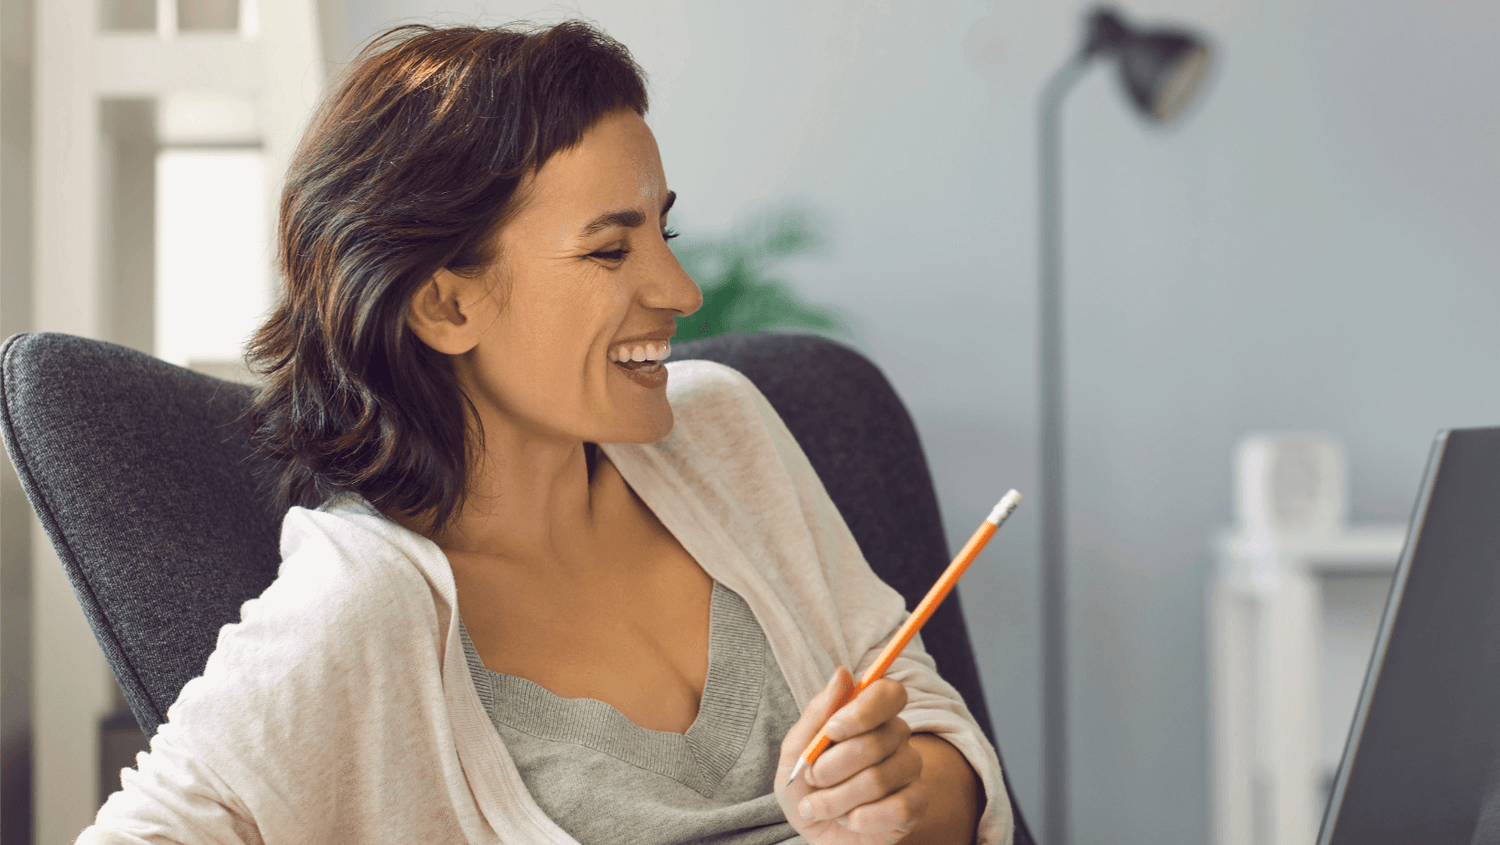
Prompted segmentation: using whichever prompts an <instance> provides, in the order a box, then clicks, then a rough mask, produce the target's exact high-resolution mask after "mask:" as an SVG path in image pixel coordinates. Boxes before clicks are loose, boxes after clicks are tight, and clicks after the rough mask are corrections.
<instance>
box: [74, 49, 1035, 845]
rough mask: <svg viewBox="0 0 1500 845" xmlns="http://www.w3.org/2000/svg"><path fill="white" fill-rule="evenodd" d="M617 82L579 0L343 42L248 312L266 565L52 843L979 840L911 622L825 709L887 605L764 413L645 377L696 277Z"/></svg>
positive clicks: (993, 830) (935, 687)
mask: <svg viewBox="0 0 1500 845" xmlns="http://www.w3.org/2000/svg"><path fill="white" fill-rule="evenodd" d="M645 110H646V94H645V88H644V84H643V80H642V77H641V74H640V71H639V69H638V68H637V67H636V66H635V64H634V63H633V61H632V60H631V59H630V57H629V54H628V53H627V52H626V51H625V50H624V48H623V47H621V46H620V45H618V44H616V43H614V42H613V41H610V40H609V39H608V38H606V37H604V36H603V35H601V34H599V33H597V32H595V31H593V30H591V29H589V28H588V27H587V26H585V25H582V24H578V23H566V24H562V25H559V26H556V27H552V28H550V29H545V30H539V31H536V32H533V33H520V32H514V31H505V30H486V29H476V28H461V29H446V30H435V29H430V28H426V27H408V28H403V29H401V30H397V31H395V32H393V33H390V34H388V35H387V36H385V37H383V38H382V39H380V40H378V41H377V42H376V43H375V44H374V45H372V46H371V47H370V48H369V49H367V50H366V51H365V53H363V54H362V55H361V57H360V59H359V60H358V61H357V62H356V64H355V66H354V67H353V68H352V70H351V71H350V72H349V73H348V75H347V76H346V78H345V79H344V80H343V82H342V83H341V85H340V86H339V88H338V90H337V91H336V92H335V93H334V94H333V95H332V96H331V97H330V98H329V99H328V101H327V102H326V103H325V104H324V106H323V108H322V110H321V111H320V113H319V115H318V116H317V118H316V119H315V120H314V122H313V124H312V127H311V128H310V129H309V131H308V134H307V137H306V138H305V139H304V141H303V144H302V146H301V148H300V149H299V151H298V154H297V157H296V159H295V160H294V162H293V165H292V167H291V170H290V173H289V176H288V181H287V187H286V191H285V194H284V196H283V199H282V209H281V212H282V213H281V224H280V254H281V270H282V275H283V277H284V281H285V294H284V297H283V300H282V302H281V304H280V306H279V308H278V310H277V311H276V313H275V314H274V315H273V316H272V317H271V319H270V320H269V321H268V322H267V324H266V325H265V326H264V327H263V328H262V329H261V331H260V332H259V333H258V335H257V336H256V338H255V340H254V343H253V350H252V351H253V354H254V355H255V356H256V357H257V359H258V360H259V361H260V362H261V365H262V367H263V368H264V369H265V371H266V372H267V374H268V375H269V379H270V381H269V386H268V387H267V388H266V389H265V390H264V391H263V392H262V395H261V396H260V397H259V398H258V400H257V403H256V406H255V408H254V411H253V414H252V418H253V424H254V427H255V440H256V443H257V444H258V446H259V448H261V450H262V451H263V452H264V453H265V454H267V455H268V456H270V457H271V458H273V459H274V460H275V461H276V462H277V464H278V465H279V467H280V474H279V476H278V485H279V489H280V491H281V493H282V495H283V496H284V498H285V499H286V500H287V502H288V503H289V504H291V505H295V506H296V507H293V508H292V510H291V511H290V512H289V513H288V515H287V518H286V521H285V524H284V527H283V538H282V553H283V563H282V567H281V570H280V573H279V575H278V578H277V580H276V582H275V583H274V584H273V585H272V586H271V587H270V588H268V589H267V591H266V592H265V593H264V594H263V595H262V596H261V597H260V598H258V599H256V600H254V601H251V602H248V603H246V605H245V607H244V609H243V611H242V620H241V622H240V623H239V624H237V625H230V626H226V627H225V629H224V630H223V631H222V632H221V634H220V638H219V643H218V647H217V649H216V651H215V652H214V655H213V656H212V657H211V658H210V660H209V662H208V665H207V667H206V669H205V672H204V675H203V676H202V677H200V678H197V679H194V680H193V681H192V682H190V683H189V684H188V685H187V686H186V687H185V688H184V689H183V692H182V695H181V697H180V698H179V699H178V701H177V703H176V704H175V705H174V706H173V708H172V710H171V711H170V712H169V713H168V722H167V723H166V724H164V725H163V726H162V728H161V729H160V731H159V732H158V734H157V736H156V737H155V738H154V739H153V741H152V747H151V752H150V754H149V755H145V756H143V757H142V758H141V760H140V766H139V769H140V771H139V773H136V772H133V771H131V770H126V772H125V773H124V775H123V783H124V786H125V788H124V790H122V791H121V792H119V793H116V794H115V795H114V796H113V797H112V798H111V799H110V801H109V802H108V803H107V804H106V805H105V807H104V808H103V810H101V811H100V815H99V819H98V821H97V823H96V825H95V826H94V827H93V828H90V830H89V831H87V832H86V833H85V836H84V837H83V841H88V842H96V841H97V842H136V841H141V840H143V839H144V840H151V841H157V840H167V841H183V842H198V841H214V842H225V841H244V842H262V841H264V842H283V841H297V842H302V841H306V842H329V841H339V842H344V841H348V842H366V841H381V842H386V841H389V842H459V841H466V842H507V843H509V842H538V843H540V842H573V841H579V842H598V843H604V842H663V843H666V842H688V841H703V840H706V839H712V840H713V841H719V842H734V843H752V842H754V843H760V842H767V843H769V842H784V841H789V840H793V839H796V838H797V837H799V836H800V837H802V841H811V842H816V843H861V845H863V843H889V842H897V841H906V842H968V841H971V840H974V839H975V838H976V836H977V838H978V839H979V840H980V841H983V842H1003V841H1007V840H1008V839H1009V835H1010V834H1009V830H1010V814H1009V807H1008V805H1007V804H1006V801H1005V791H1004V788H1003V786H1002V785H1001V782H1000V775H999V767H998V762H997V761H996V758H995V755H994V752H993V750H992V749H991V748H990V747H989V746H988V745H987V744H986V743H985V741H984V739H983V737H982V736H981V735H980V733H979V731H978V729H977V728H976V727H975V725H974V723H973V720H972V718H970V717H969V714H968V712H967V710H965V709H964V707H963V703H962V702H961V701H960V700H958V696H957V694H956V693H955V692H954V691H953V690H952V688H951V687H949V686H948V685H947V684H945V683H944V682H943V681H942V680H941V679H940V678H939V677H937V675H936V674H935V672H934V671H933V669H932V663H931V661H930V659H928V658H927V657H926V655H925V654H924V653H922V652H921V650H920V646H914V647H913V648H912V649H910V650H909V651H908V652H907V654H906V655H904V656H903V657H902V658H901V659H900V660H898V662H897V664H896V666H895V667H894V669H893V670H892V672H891V673H890V674H889V675H888V677H887V678H886V679H884V680H882V681H880V682H877V683H876V684H874V685H872V686H870V687H869V688H868V689H866V690H865V691H863V692H862V693H861V694H860V695H859V696H858V697H856V698H855V699H854V700H853V701H851V702H850V703H849V704H847V705H845V706H844V707H842V708H839V709H838V710H837V712H835V705H836V704H837V702H838V701H839V700H841V698H842V697H843V696H844V695H845V694H846V693H847V692H848V691H849V690H850V689H851V688H852V679H851V677H850V674H849V670H848V669H846V668H843V667H850V668H853V669H854V670H855V671H859V670H861V669H863V667H864V666H866V665H868V664H869V663H870V662H871V661H872V660H873V659H874V656H875V655H876V654H877V653H878V650H879V646H880V645H881V640H882V639H883V637H884V636H885V635H887V634H888V633H889V632H890V631H891V630H892V629H893V628H894V627H895V625H896V624H897V623H899V621H900V619H901V618H902V616H903V615H904V607H903V606H902V602H901V599H900V598H899V596H896V594H895V593H894V592H893V591H891V590H890V589H889V588H888V587H886V586H885V585H884V584H881V583H880V582H879V580H878V579H877V578H875V576H874V575H873V574H872V573H870V571H869V569H868V566H866V565H865V563H864V560H863V558H862V557H861V556H860V554H859V550H858V548H857V546H856V545H855V544H854V541H853V538H852V537H851V536H850V535H849V533H848V530H847V528H846V527H845V526H844V524H843V522H842V520H841V519H840V518H839V516H838V513H837V511H836V510H835V509H834V507H833V505H832V503H831V502H829V500H828V498H827V495H826V494H825V493H824V491H823V489H822V487H821V485H820V484H819V483H818V481H817V478H816V476H815V475H814V474H813V472H812V469H811V467H810V466H809V465H808V464H807V461H806V459H805V457H803V455H802V454H801V452H800V450H798V448H797V446H796V444H795V442H794V441H792V439H791V437H790V435H789V434H788V433H787V431H786V429H785V427H784V426H783V425H781V423H780V420H779V419H777V418H776V416H775V413H774V412H773V411H772V410H771V408H770V406H769V404H767V403H766V401H765V400H764V398H763V397H761V396H760V395H759V393H758V392H756V391H755V388H754V387H753V386H751V385H750V383H749V382H748V381H747V380H746V379H744V377H742V376H740V375H739V374H737V373H735V372H734V371H732V370H729V369H727V368H724V367H722V366H719V365H714V364H709V363H707V362H682V363H680V364H674V365H673V367H672V368H671V370H670V382H671V385H670V388H669V387H668V381H669V371H668V369H667V368H666V367H665V366H664V365H663V364H662V363H661V361H662V360H663V359H664V358H665V357H666V356H667V354H668V351H669V350H668V347H669V340H670V338H671V334H672V331H673V328H674V322H673V318H674V317H678V316H684V315H686V314H690V313H692V312H693V311H694V310H696V309H697V308H698V306H699V305H700V304H701V302H702V299H701V295H700V294H699V291H698V289H697V287H696V285H694V284H693V281H692V280H691V279H690V278H688V277H687V275H685V274H684V273H683V272H682V269H681V267H680V266H679V265H678V264H677V262H676V260H675V258H673V256H672V253H671V251H670V250H669V249H668V247H667V239H668V238H671V237H673V234H672V233H671V232H670V231H669V230H668V229H667V228H666V226H667V213H668V211H669V209H670V208H671V205H672V202H673V200H674V198H675V197H674V195H673V194H672V193H671V192H670V191H669V190H668V189H667V184H666V178H665V175H664V173H663V170H662V165H661V161H660V157H659V155H658V152H657V148H656V143H655V140H654V138H653V137H652V134H651V131H650V129H648V128H647V126H646V124H645V122H644V120H643V118H642V116H643V115H644V113H645ZM309 508H315V510H310V509H309ZM830 676H831V677H830ZM825 679H827V681H826V683H824V680H825ZM820 688H821V689H820ZM799 711H800V712H799ZM830 717H832V719H833V721H831V722H829V733H830V735H831V737H832V738H833V739H835V740H836V742H835V744H834V745H833V746H832V747H831V748H830V749H829V750H828V751H827V752H826V753H825V754H824V755H823V756H822V757H821V758H820V759H819V761H818V762H817V763H816V764H815V765H814V766H812V767H811V768H810V769H809V770H808V771H807V773H806V774H804V775H802V776H799V778H798V779H797V780H796V781H795V782H793V783H792V784H791V785H786V784H785V783H784V781H785V780H786V778H787V776H788V774H789V773H790V771H791V768H792V765H793V764H794V762H795V759H796V757H797V755H798V754H799V753H800V751H801V749H802V747H803V746H804V745H805V744H806V743H807V741H808V740H809V739H810V738H811V737H812V736H813V735H814V734H815V733H816V732H817V730H818V728H819V727H820V726H822V725H823V724H824V722H826V721H828V720H829V719H830Z"/></svg>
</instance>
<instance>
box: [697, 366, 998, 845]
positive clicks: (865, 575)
mask: <svg viewBox="0 0 1500 845" xmlns="http://www.w3.org/2000/svg"><path fill="white" fill-rule="evenodd" d="M693 363H703V362H693ZM702 369H703V370H705V372H702V373H699V372H698V371H697V370H695V371H694V376H695V387H696V389H695V390H694V391H693V392H694V393H695V394H697V395H695V396H693V402H692V405H693V408H692V410H691V411H689V413H690V414H691V415H692V416H693V417H694V418H695V420H694V421H695V422H696V423H697V424H696V425H695V426H694V427H693V428H694V432H695V434H694V437H695V439H697V440H698V441H699V442H698V443H696V444H695V448H698V449H704V450H708V451H709V452H710V453H712V454H714V456H715V457H714V463H715V465H716V467H717V468H718V469H719V470H720V471H719V472H718V473H717V474H716V478H703V479H698V480H699V482H700V484H701V485H702V487H700V489H703V490H704V491H705V492H707V493H709V494H710V496H711V497H716V498H721V499H724V500H726V501H738V502H740V503H741V505H740V507H741V508H742V509H744V510H745V511H747V512H749V513H751V514H752V516H751V517H749V521H751V522H753V523H755V524H756V525H757V526H758V528H757V530H758V531H760V532H761V533H763V534H765V535H769V536H774V537H778V538H780V539H779V540H777V541H775V542H776V543H778V544H779V545H780V546H782V547H785V548H791V549H805V550H806V551H805V553H804V554H801V555H800V556H798V557H797V558H796V559H785V558H783V566H782V567H781V569H780V571H777V572H771V573H763V574H764V576H765V577H767V578H768V579H770V580H773V581H775V582H776V583H777V585H778V588H779V590H780V591H781V592H782V594H783V595H784V596H786V597H787V599H788V602H789V603H790V604H791V605H792V606H793V607H794V609H793V610H792V615H793V616H794V617H795V618H794V620H793V622H792V624H795V625H798V626H800V627H801V629H802V632H803V634H804V635H805V636H807V637H809V638H810V639H813V640H815V641H818V642H819V643H820V644H821V645H822V646H823V647H824V648H825V649H827V651H828V655H829V658H830V659H831V660H832V661H833V663H835V664H837V663H843V664H844V665H846V666H847V667H848V668H849V669H850V671H851V672H853V673H854V675H855V677H856V678H858V677H860V676H861V674H862V673H863V672H864V671H865V670H866V669H868V668H869V667H870V666H871V665H873V664H874V662H875V660H876V659H877V658H878V657H879V655H880V652H881V650H882V648H883V647H884V646H885V644H886V642H887V640H888V639H889V638H890V636H891V635H892V634H893V633H894V632H895V630H896V628H897V627H899V626H900V624H901V623H902V622H903V621H904V620H905V618H906V615H907V609H906V603H905V600H904V599H902V597H901V595H900V594H899V593H897V592H896V591H895V590H894V589H893V588H891V587H890V586H889V585H888V584H886V583H885V582H884V581H882V580H881V579H880V577H879V576H878V575H876V574H875V572H874V571H873V570H871V569H870V566H869V563H868V562H867V561H866V560H865V557H864V554H863V553H862V552H861V551H860V550H859V546H858V543H857V542H856V541H855V539H854V536H853V535H852V534H851V533H850V531H849V528H848V525H847V524H846V523H845V522H844V519H843V516H842V515H841V514H840V513H839V511H838V508H837V506H836V505H834V503H833V500H832V499H830V498H829V496H828V493H827V490H826V489H825V488H824V487H823V483H822V481H821V480H820V479H819V478H818V475H817V473H816V471H815V470H814V469H813V467H812V464H811V463H810V462H809V461H808V459H807V456H806V455H805V454H804V453H803V451H802V448H801V446H799V445H798V443H797V441H796V439H795V438H794V437H793V436H792V434H791V432H790V431H789V430H788V429H787V427H786V424H785V423H784V422H782V420H781V417H780V416H779V415H777V413H776V411H775V409H774V408H773V407H772V406H771V403H770V402H769V401H768V400H767V399H766V398H765V396H764V395H762V394H761V392H760V391H759V389H758V388H756V387H755V385H754V383H753V382H751V381H750V380H749V379H748V378H746V377H745V376H743V375H742V374H740V373H738V372H735V371H734V370H732V369H730V368H728V367H723V366H721V365H705V366H704V367H703V368H702ZM715 371H716V372H715ZM674 407H675V406H674ZM715 486H719V487H723V488H730V489H726V490H725V491H724V492H721V493H717V494H715V493H714V492H713V488H714V487H715ZM767 491H775V492H774V493H769V494H768V493H767ZM794 523H795V524H794ZM744 541H745V542H746V543H747V544H748V543H751V542H754V540H753V539H751V538H749V537H748V536H747V537H746V538H744ZM776 556H777V555H775V554H768V555H767V558H775V557H776ZM809 559H811V560H809ZM814 560H815V561H816V564H815V565H807V564H811V563H812V562H813V561H814ZM802 561H806V563H802ZM827 671H830V672H831V671H832V666H829V667H827ZM887 677H890V678H893V679H895V680H898V681H900V682H901V683H902V685H904V686H905V687H906V691H907V697H908V702H907V707H906V709H905V710H904V711H902V717H903V718H904V719H905V720H906V722H907V723H908V724H909V725H910V726H911V728H912V730H913V731H914V732H919V733H932V734H935V735H937V736H940V737H942V738H943V739H944V740H946V741H947V742H949V743H950V744H952V745H953V746H954V747H955V748H957V749H958V751H959V752H960V753H962V754H963V755H964V757H965V758H966V759H967V760H968V761H969V763H970V765H971V766H973V768H974V771H975V772H976V773H977V774H978V775H979V778H980V781H981V783H982V784H983V786H984V790H985V794H986V806H985V808H984V811H983V815H982V817H981V822H980V828H979V831H980V835H979V840H978V841H979V842H980V843H981V844H982V845H1006V843H1009V842H1010V841H1011V839H1012V836H1013V827H1014V822H1013V819H1012V813H1011V807H1010V801H1009V797H1008V795H1007V793H1006V790H1005V785H1004V781H1003V779H1002V777H1001V773H1000V760H999V756H998V754H996V752H995V749H994V747H993V746H992V745H991V744H990V742H989V740H988V739H987V738H986V737H985V736H984V733H983V732H982V731H981V730H980V729H979V725H978V723H976V722H975V721H974V717H973V715H972V714H971V713H970V711H969V709H968V707H967V706H966V705H965V704H964V702H963V699H962V697H961V696H960V695H959V693H958V691H957V690H956V689H954V687H953V686H952V685H951V684H949V683H948V682H947V681H945V680H943V678H942V677H941V676H940V675H938V673H937V668H936V664H935V663H934V662H933V660H932V658H931V657H930V656H929V655H928V654H927V651H926V649H925V648H924V647H923V645H922V642H921V637H920V635H919V636H917V637H915V638H913V640H912V642H911V643H910V644H909V645H908V646H907V647H906V649H905V650H904V651H903V652H902V654H901V656H900V657H898V658H897V659H896V661H895V662H894V663H893V664H892V666H891V668H890V670H889V671H888V672H887ZM826 679H827V675H826V674H824V675H823V676H822V678H821V679H819V682H818V686H821V682H822V681H824V680H826Z"/></svg>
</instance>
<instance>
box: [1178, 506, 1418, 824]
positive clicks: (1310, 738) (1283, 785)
mask: <svg viewBox="0 0 1500 845" xmlns="http://www.w3.org/2000/svg"><path fill="white" fill-rule="evenodd" d="M1405 540H1406V526H1405V525H1399V524H1376V525H1363V526H1352V527H1346V528H1344V529H1342V530H1340V531H1337V532H1332V533H1323V534H1319V535H1305V534H1304V535H1286V534H1280V535H1278V534H1275V533H1269V532H1262V533H1250V532H1246V531H1234V532H1229V533H1226V534H1225V535H1223V536H1222V537H1220V538H1219V539H1218V541H1217V543H1216V544H1215V550H1214V551H1215V557H1216V564H1217V566H1216V573H1215V578H1214V580H1213V583H1212V585H1211V586H1210V589H1209V596H1208V636H1209V643H1208V659H1209V667H1208V668H1209V672H1208V674H1209V707H1210V722H1211V728H1210V730H1211V731H1212V754H1213V759H1212V771H1213V776H1214V783H1213V792H1212V794H1213V800H1214V808H1213V809H1214V819H1213V825H1214V842H1215V843H1216V845H1312V843H1313V842H1315V841H1316V839H1317V835H1318V826H1319V825H1320V824H1321V822H1322V817H1323V808H1324V805H1325V804H1326V801H1327V797H1326V796H1327V794H1328V788H1329V785H1330V784H1331V781H1332V777H1333V776H1334V773H1335V771H1336V769H1337V766H1338V763H1339V759H1340V757H1341V756H1342V753H1343V747H1344V741H1345V739H1346V738H1347V734H1348V731H1349V725H1350V722H1351V720H1352V719H1353V716H1354V709H1355V707H1356V706H1357V703H1358V699H1359V692H1360V687H1361V685H1362V684H1363V682H1364V676H1365V669H1366V667H1367V666H1368V663H1369V659H1370V653H1371V649H1372V648H1373V646H1374V642H1375V636H1376V633H1377V630H1378V627H1379V623H1380V617H1381V614H1382V612H1383V610H1384V607H1385V600H1386V596H1387V593H1388V592H1389V585H1390V579H1391V575H1392V573H1393V571H1394V569H1395V565H1396V562H1397V560H1398V559H1399V558H1400V555H1401V550H1402V546H1403V544H1404V543H1405Z"/></svg>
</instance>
